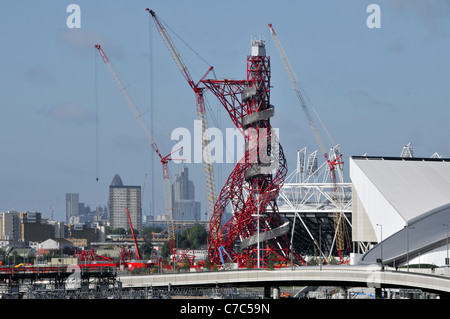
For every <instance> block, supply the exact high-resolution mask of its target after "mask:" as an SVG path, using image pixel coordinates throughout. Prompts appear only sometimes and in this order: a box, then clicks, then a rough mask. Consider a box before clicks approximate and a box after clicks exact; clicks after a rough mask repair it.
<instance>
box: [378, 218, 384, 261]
mask: <svg viewBox="0 0 450 319" xmlns="http://www.w3.org/2000/svg"><path fill="white" fill-rule="evenodd" d="M377 226H380V229H381V238H380V248H381V268H383V225H382V224H377Z"/></svg>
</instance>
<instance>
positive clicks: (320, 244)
mask: <svg viewBox="0 0 450 319" xmlns="http://www.w3.org/2000/svg"><path fill="white" fill-rule="evenodd" d="M319 269H320V270H322V224H320V225H319Z"/></svg>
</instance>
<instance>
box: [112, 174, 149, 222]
mask: <svg viewBox="0 0 450 319" xmlns="http://www.w3.org/2000/svg"><path fill="white" fill-rule="evenodd" d="M127 208H128V211H129V213H130V219H131V223H132V225H133V228H134V229H136V230H139V231H140V230H141V226H142V207H141V187H140V186H124V185H123V182H122V179H121V178H120V176H119V175H118V174H116V175H115V176H114V178H113V180H112V182H111V185H110V186H109V221H110V225H111V228H112V229H116V228H123V229H126V230H127V229H129V228H130V223H129V222H128V215H127Z"/></svg>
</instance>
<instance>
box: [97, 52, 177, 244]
mask: <svg viewBox="0 0 450 319" xmlns="http://www.w3.org/2000/svg"><path fill="white" fill-rule="evenodd" d="M95 47H96V48H97V49H98V52H99V53H100V55H101V57H102V59H103V62H104V63H105V64H106V67H107V68H108V70H109V72H110V74H111V76H112V78H113V80H114V82H115V83H116V85H117V87H118V89H119V91H120V92H121V93H122V95H123V97H124V98H125V101H126V102H127V104H128V106H129V107H130V109H131V111H132V112H133V115H134V117H135V118H136V120H137V121H138V122H139V125H140V127H141V129H142V130H143V131H144V134H145V136H146V138H147V140H148V142H149V143H150V145H151V147H152V148H153V150H154V151H155V152H156V154H158V156H159V158H160V161H161V164H162V170H163V181H164V197H165V205H166V220H167V230H168V236H169V244H170V250H171V251H172V252H174V251H175V230H174V225H173V208H172V191H171V189H170V177H169V161H171V160H172V159H171V158H170V156H171V155H172V154H173V153H175V152H178V151H179V150H180V149H181V148H179V149H177V150H175V151H174V152H172V153H170V154H169V155H166V156H162V155H161V153H160V151H159V149H158V146H157V145H156V142H155V140H154V139H153V136H152V135H151V134H150V131H149V130H148V128H147V126H146V124H145V122H144V121H143V119H142V117H141V115H140V114H139V111H138V110H137V108H136V106H135V105H134V103H133V100H132V99H131V97H130V96H129V94H128V92H127V90H126V89H125V87H124V85H123V84H122V81H121V80H120V78H119V76H118V74H117V71H116V70H115V68H114V66H113V64H112V63H111V61H110V59H109V58H108V57H107V56H106V54H105V52H104V51H103V49H102V48H101V46H100V45H99V44H96V45H95ZM136 251H137V249H136Z"/></svg>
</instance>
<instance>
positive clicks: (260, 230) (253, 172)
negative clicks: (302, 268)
mask: <svg viewBox="0 0 450 319" xmlns="http://www.w3.org/2000/svg"><path fill="white" fill-rule="evenodd" d="M265 51H266V50H265V43H264V41H261V40H255V41H252V54H251V55H249V56H248V57H247V79H246V80H238V81H236V80H203V83H204V84H205V85H206V86H207V87H208V88H209V89H210V91H211V92H212V93H213V94H214V95H215V96H216V97H217V98H218V99H219V101H220V102H221V103H222V105H223V106H224V107H225V109H226V110H227V112H228V113H229V115H230V117H231V120H232V121H233V123H234V124H235V125H236V127H237V128H238V129H239V130H240V131H241V132H242V134H243V135H244V138H245V152H244V156H243V158H242V159H241V160H240V161H239V162H238V163H237V165H236V167H235V168H234V170H233V171H232V173H231V174H230V176H229V177H228V179H227V181H226V182H225V185H224V186H223V188H222V190H221V192H220V194H219V196H218V199H217V201H216V204H215V206H214V212H213V216H212V217H211V221H210V230H209V238H208V239H209V241H208V245H209V247H208V253H209V257H210V260H211V261H212V262H213V263H216V264H219V263H221V261H223V257H224V255H223V254H222V251H223V249H225V251H226V253H227V256H229V257H231V259H233V260H232V261H233V262H236V263H238V264H239V266H241V267H242V266H248V265H249V264H252V265H258V267H259V266H261V267H264V265H267V264H268V262H275V263H278V264H283V263H284V264H286V263H289V262H291V261H294V262H301V263H303V264H304V262H303V259H302V258H301V256H300V255H299V254H298V253H297V252H295V251H294V249H293V247H292V246H291V244H290V241H289V238H288V235H287V234H288V231H289V224H288V223H287V222H284V221H283V219H282V217H281V215H280V214H279V212H278V206H277V201H276V198H277V195H278V192H279V191H280V188H281V187H282V185H283V183H284V180H285V177H286V173H287V165H286V159H285V157H284V153H283V149H282V147H281V145H280V143H279V142H278V138H277V136H276V134H275V133H274V130H273V129H272V127H271V125H270V118H271V117H273V115H274V107H273V105H271V104H270V76H271V74H270V57H268V56H266V52H265ZM228 205H231V209H232V212H233V216H232V218H231V219H230V220H228V221H226V222H225V221H224V220H222V217H223V214H224V212H225V209H226V207H227V206H228Z"/></svg>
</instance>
